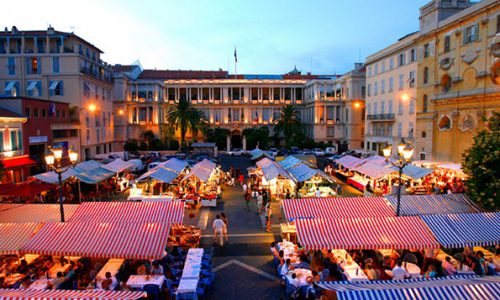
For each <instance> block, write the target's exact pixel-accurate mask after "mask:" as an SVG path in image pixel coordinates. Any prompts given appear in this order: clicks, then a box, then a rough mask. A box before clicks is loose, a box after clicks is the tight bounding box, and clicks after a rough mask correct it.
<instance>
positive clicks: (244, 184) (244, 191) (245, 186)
mask: <svg viewBox="0 0 500 300" xmlns="http://www.w3.org/2000/svg"><path fill="white" fill-rule="evenodd" d="M247 190H248V185H247V184H246V183H243V193H245V194H246V193H247Z"/></svg>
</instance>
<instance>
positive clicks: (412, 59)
mask: <svg viewBox="0 0 500 300" xmlns="http://www.w3.org/2000/svg"><path fill="white" fill-rule="evenodd" d="M416 60H417V55H416V52H415V49H411V50H410V62H414V61H416Z"/></svg>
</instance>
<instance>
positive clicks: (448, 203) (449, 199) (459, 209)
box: [385, 194, 480, 216]
mask: <svg viewBox="0 0 500 300" xmlns="http://www.w3.org/2000/svg"><path fill="white" fill-rule="evenodd" d="M385 198H386V199H387V201H388V202H389V204H390V205H391V207H392V208H393V209H394V210H396V207H397V203H398V198H397V196H395V195H387V196H385ZM400 210H401V214H402V215H405V216H416V215H437V214H457V213H476V212H479V211H480V210H479V208H478V207H477V206H476V205H475V204H474V203H472V201H471V200H470V199H469V197H467V195H465V194H431V195H401V205H400Z"/></svg>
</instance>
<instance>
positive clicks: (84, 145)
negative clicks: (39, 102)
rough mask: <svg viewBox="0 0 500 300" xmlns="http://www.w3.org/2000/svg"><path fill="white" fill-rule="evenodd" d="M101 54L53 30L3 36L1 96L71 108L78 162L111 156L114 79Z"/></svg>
mask: <svg viewBox="0 0 500 300" xmlns="http://www.w3.org/2000/svg"><path fill="white" fill-rule="evenodd" d="M101 54H102V51H101V50H99V49H98V48H97V47H95V46H94V45H92V44H91V43H89V42H87V41H85V40H84V39H82V38H80V37H79V36H77V35H75V34H73V33H67V32H60V31H56V30H54V28H52V27H49V28H48V29H47V30H41V31H20V30H18V29H17V28H16V27H15V26H14V27H12V30H8V29H7V28H5V30H4V31H1V32H0V95H3V96H10V97H31V98H37V99H45V100H48V101H55V102H64V103H68V104H70V106H71V107H70V114H71V117H72V118H73V119H74V120H77V121H78V122H79V123H80V128H79V130H80V134H79V137H80V141H79V147H77V148H76V149H75V150H79V152H80V153H79V154H80V155H79V157H80V158H81V159H83V160H85V159H88V158H90V157H91V156H92V155H94V154H98V153H105V152H107V151H111V150H112V142H113V139H114V137H113V132H114V130H113V115H114V112H113V103H112V98H113V96H112V94H113V76H112V71H111V68H110V66H109V65H108V64H107V63H105V62H103V61H102V60H101V59H100V55H101Z"/></svg>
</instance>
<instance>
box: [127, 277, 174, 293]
mask: <svg viewBox="0 0 500 300" xmlns="http://www.w3.org/2000/svg"><path fill="white" fill-rule="evenodd" d="M146 277H147V275H131V276H130V278H129V279H128V281H127V285H128V286H129V287H131V288H133V289H141V290H142V289H143V287H144V286H145V285H147V284H154V285H157V286H158V287H159V288H160V289H161V287H162V285H163V281H165V276H163V275H160V276H158V275H157V276H149V280H147V279H146Z"/></svg>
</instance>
